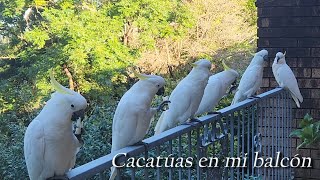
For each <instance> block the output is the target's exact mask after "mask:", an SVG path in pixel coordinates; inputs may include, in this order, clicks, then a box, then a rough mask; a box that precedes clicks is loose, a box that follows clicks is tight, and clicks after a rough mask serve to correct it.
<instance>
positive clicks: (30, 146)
mask: <svg viewBox="0 0 320 180" xmlns="http://www.w3.org/2000/svg"><path fill="white" fill-rule="evenodd" d="M44 152H45V136H44V129H43V127H42V126H41V123H40V121H38V120H36V119H35V120H33V121H32V122H31V123H30V125H29V126H28V128H27V131H26V134H25V138H24V156H25V159H26V164H27V167H28V172H29V176H30V179H31V180H38V179H43V177H42V178H41V174H42V173H43V170H44V166H45V164H44V155H45V153H44Z"/></svg>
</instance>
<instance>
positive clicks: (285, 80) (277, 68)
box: [272, 52, 303, 107]
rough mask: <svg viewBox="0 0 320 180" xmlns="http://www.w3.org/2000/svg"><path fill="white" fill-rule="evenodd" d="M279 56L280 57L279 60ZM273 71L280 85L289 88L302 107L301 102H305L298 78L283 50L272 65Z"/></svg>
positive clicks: (296, 101)
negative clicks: (287, 61)
mask: <svg viewBox="0 0 320 180" xmlns="http://www.w3.org/2000/svg"><path fill="white" fill-rule="evenodd" d="M278 56H279V57H278ZM277 57H278V58H279V61H278V60H277ZM272 71H273V74H274V77H275V79H276V81H277V83H278V84H279V86H280V87H282V88H284V89H286V90H288V91H289V92H290V94H291V97H292V98H293V100H294V101H295V103H296V105H297V107H300V103H302V102H303V97H302V95H301V92H300V90H299V86H298V82H297V79H296V77H295V76H294V74H293V72H292V70H291V68H290V67H289V66H288V65H287V64H286V62H285V57H284V55H283V54H282V53H281V52H279V53H277V55H276V59H275V60H274V62H273V65H272Z"/></svg>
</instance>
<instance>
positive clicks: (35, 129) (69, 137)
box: [24, 101, 81, 180]
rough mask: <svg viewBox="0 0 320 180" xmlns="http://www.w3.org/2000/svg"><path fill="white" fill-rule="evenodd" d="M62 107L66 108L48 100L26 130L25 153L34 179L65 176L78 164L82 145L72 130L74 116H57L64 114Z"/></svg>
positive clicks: (29, 171)
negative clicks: (78, 153)
mask: <svg viewBox="0 0 320 180" xmlns="http://www.w3.org/2000/svg"><path fill="white" fill-rule="evenodd" d="M59 108H64V107H61V106H60V104H59V103H58V102H54V101H48V102H47V105H46V106H45V107H44V108H43V110H42V111H41V112H40V114H39V115H38V116H37V117H36V118H35V119H34V120H33V121H32V122H31V123H30V125H29V126H28V128H27V130H26V133H25V137H24V154H25V159H26V164H27V169H28V173H29V177H30V179H31V180H45V179H47V178H50V177H53V176H63V175H64V174H65V173H66V172H68V171H69V170H70V169H71V168H72V167H73V166H74V165H75V161H76V154H77V152H78V151H79V148H80V146H81V145H80V143H79V141H78V139H77V138H76V137H75V136H74V134H73V131H72V121H71V115H72V114H70V113H66V114H63V113H57V112H64V110H63V109H61V110H59ZM52 109H55V112H53V111H52Z"/></svg>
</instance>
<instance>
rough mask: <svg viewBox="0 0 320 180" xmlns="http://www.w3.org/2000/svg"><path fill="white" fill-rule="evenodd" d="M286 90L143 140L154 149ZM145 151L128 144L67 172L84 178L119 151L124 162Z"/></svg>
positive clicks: (229, 107) (263, 96) (273, 90)
mask: <svg viewBox="0 0 320 180" xmlns="http://www.w3.org/2000/svg"><path fill="white" fill-rule="evenodd" d="M283 91H284V89H282V88H276V89H272V90H270V91H267V92H265V93H262V94H260V95H258V96H256V98H252V99H247V100H244V101H242V102H239V103H237V104H234V105H231V106H228V107H226V108H223V109H221V110H219V111H218V113H219V114H211V115H206V116H202V117H200V118H198V119H199V120H200V121H201V122H202V123H199V122H193V123H192V125H179V126H177V127H175V128H172V129H170V130H167V131H165V132H162V133H160V134H159V135H157V136H152V137H149V138H147V139H145V140H143V142H144V143H146V146H147V149H148V150H149V149H152V148H154V147H157V146H159V145H161V144H163V143H164V142H167V141H169V140H172V139H175V138H177V137H179V136H180V135H183V134H186V133H187V132H190V131H192V130H194V129H197V128H199V127H200V126H203V125H204V124H208V123H211V122H214V121H215V120H218V119H220V118H221V117H223V116H227V115H229V114H231V113H233V112H236V111H239V110H241V109H244V108H246V107H250V106H252V105H254V104H257V103H258V102H260V101H263V100H265V99H267V98H270V97H274V96H276V95H277V94H280V93H282V92H283ZM144 151H145V147H144V146H143V145H140V146H128V147H125V148H123V149H120V150H118V151H116V152H114V153H111V154H108V155H105V156H102V157H100V158H98V159H96V160H93V161H91V162H88V163H86V164H84V165H82V166H79V167H77V168H75V169H73V170H71V171H70V172H68V173H67V176H68V178H69V179H72V180H75V179H83V178H86V177H91V176H93V175H95V174H97V173H99V172H102V171H103V170H106V169H107V168H110V167H111V166H112V159H113V157H114V156H115V155H116V154H118V153H120V152H121V153H126V154H127V156H126V157H124V156H120V157H118V158H117V162H124V161H126V160H127V159H128V158H129V157H133V156H136V155H139V154H141V153H143V152H144Z"/></svg>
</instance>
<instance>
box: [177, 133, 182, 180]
mask: <svg viewBox="0 0 320 180" xmlns="http://www.w3.org/2000/svg"><path fill="white" fill-rule="evenodd" d="M178 141H179V157H182V154H181V151H182V149H181V146H182V145H181V136H179V139H178ZM179 179H180V180H181V179H182V169H181V167H179Z"/></svg>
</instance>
